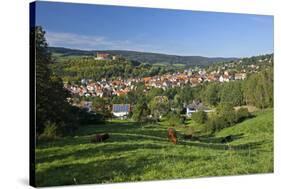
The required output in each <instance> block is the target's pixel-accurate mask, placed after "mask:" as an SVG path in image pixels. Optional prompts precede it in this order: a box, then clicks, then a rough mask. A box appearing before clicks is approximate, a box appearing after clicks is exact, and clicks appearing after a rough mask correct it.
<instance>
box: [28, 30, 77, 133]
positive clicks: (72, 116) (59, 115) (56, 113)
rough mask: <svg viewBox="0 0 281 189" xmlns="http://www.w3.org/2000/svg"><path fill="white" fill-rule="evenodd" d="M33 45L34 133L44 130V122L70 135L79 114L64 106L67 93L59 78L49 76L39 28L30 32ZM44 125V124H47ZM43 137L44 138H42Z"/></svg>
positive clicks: (51, 74)
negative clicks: (34, 60) (34, 73)
mask: <svg viewBox="0 0 281 189" xmlns="http://www.w3.org/2000/svg"><path fill="white" fill-rule="evenodd" d="M34 39H35V42H36V44H35V45H36V49H35V50H36V57H35V59H36V134H37V136H39V135H41V134H42V133H43V132H47V131H48V132H49V129H52V128H53V127H51V126H49V127H50V128H47V129H48V130H46V131H45V127H46V123H49V122H50V123H52V124H55V125H56V127H57V129H58V130H59V131H60V132H61V133H62V134H70V133H72V132H73V131H74V130H75V128H76V127H77V126H76V123H77V121H78V120H80V121H81V118H80V117H77V115H81V114H80V113H77V111H75V110H74V108H73V107H72V106H71V105H70V104H69V103H68V101H67V98H68V97H70V94H69V92H68V91H67V90H66V89H64V87H63V82H62V79H61V78H60V77H59V76H57V75H56V74H54V73H52V72H51V70H50V68H49V67H50V66H51V65H52V63H53V60H52V59H51V55H50V53H49V51H48V46H47V43H46V39H45V32H44V30H43V29H42V27H39V26H37V27H35V28H33V29H32V30H31V40H34ZM47 125H48V124H47ZM43 136H45V135H43Z"/></svg>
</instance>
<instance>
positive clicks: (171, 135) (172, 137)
mask: <svg viewBox="0 0 281 189" xmlns="http://www.w3.org/2000/svg"><path fill="white" fill-rule="evenodd" d="M183 138H184V139H185V140H199V137H197V136H193V135H184V136H183ZM107 139H109V134H108V133H104V134H96V135H95V136H94V137H92V138H91V143H96V142H104V141H105V140H107ZM168 139H169V141H170V142H172V143H173V144H177V133H176V130H175V129H174V128H168ZM232 140H233V137H232V136H231V135H229V136H226V137H224V138H222V141H221V142H222V143H227V142H231V141H232Z"/></svg>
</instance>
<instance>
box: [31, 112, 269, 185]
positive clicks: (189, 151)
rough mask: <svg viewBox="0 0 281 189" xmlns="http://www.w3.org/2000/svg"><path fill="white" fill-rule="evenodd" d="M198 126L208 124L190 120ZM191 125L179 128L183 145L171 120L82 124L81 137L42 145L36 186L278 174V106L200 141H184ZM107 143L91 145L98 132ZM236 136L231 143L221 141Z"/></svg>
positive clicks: (189, 123) (37, 165) (37, 155)
mask: <svg viewBox="0 0 281 189" xmlns="http://www.w3.org/2000/svg"><path fill="white" fill-rule="evenodd" d="M187 125H188V126H190V127H194V128H197V127H198V128H197V129H198V132H199V130H201V129H203V125H196V123H194V122H192V121H188V122H187ZM187 125H185V126H184V125H183V126H178V127H176V130H177V132H178V133H177V134H178V138H179V140H180V141H179V143H178V144H177V145H173V144H172V143H170V142H168V140H167V132H166V131H167V128H168V125H166V122H165V121H163V122H161V123H160V124H150V125H139V124H136V123H134V122H126V121H120V120H119V121H112V122H109V123H107V124H106V125H98V126H97V125H90V126H86V127H82V128H81V129H80V130H79V131H78V133H77V136H74V137H66V138H61V139H58V140H56V141H53V142H48V143H46V142H45V143H41V144H38V146H37V149H36V162H37V163H36V183H37V186H54V185H68V184H89V183H112V182H129V181H144V180H159V179H177V178H192V177H206V176H223V175H237V174H254V173H269V172H273V110H272V109H270V110H266V111H263V112H258V113H257V114H256V117H254V118H251V119H248V120H245V121H244V122H242V123H240V124H237V125H235V126H232V127H229V128H226V129H224V130H221V131H220V132H218V133H216V134H215V135H214V136H211V137H210V136H207V135H206V136H204V135H203V134H202V135H201V137H200V139H199V141H186V140H183V138H182V134H183V133H185V132H186V131H187V129H188V126H187ZM100 132H108V133H109V134H110V138H109V139H108V140H107V141H106V142H104V143H96V144H91V143H90V142H89V141H90V137H91V136H92V135H94V134H95V133H100ZM227 135H233V136H234V140H233V141H232V142H230V143H227V144H225V143H220V139H221V138H222V137H225V136H227Z"/></svg>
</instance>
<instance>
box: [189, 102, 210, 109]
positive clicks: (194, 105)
mask: <svg viewBox="0 0 281 189" xmlns="http://www.w3.org/2000/svg"><path fill="white" fill-rule="evenodd" d="M187 108H188V109H190V110H209V108H208V107H206V106H204V105H203V103H198V102H193V103H192V104H189V105H187Z"/></svg>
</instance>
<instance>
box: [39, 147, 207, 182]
mask: <svg viewBox="0 0 281 189" xmlns="http://www.w3.org/2000/svg"><path fill="white" fill-rule="evenodd" d="M134 148H137V146H135V147H134ZM147 148H149V149H152V150H153V149H157V148H158V147H157V146H153V145H152V146H151V145H148V146H147ZM115 150H117V149H115ZM209 158H210V157H209V156H200V155H188V154H187V155H185V156H182V155H176V154H166V155H165V157H163V155H161V154H157V153H155V154H150V155H149V156H147V155H145V154H143V155H139V156H134V155H133V154H122V153H121V154H120V156H114V157H106V158H105V159H98V160H93V161H90V162H87V163H70V164H64V165H60V166H57V167H50V168H48V169H45V170H44V171H40V172H38V173H37V184H38V186H57V185H72V184H95V183H112V182H130V181H141V180H148V179H146V178H144V177H143V175H144V173H145V172H146V171H149V170H151V169H156V167H158V171H161V170H162V169H163V170H162V171H167V169H174V166H173V165H174V163H175V162H179V161H182V162H189V163H190V162H192V161H197V160H198V159H200V160H208V159H209ZM162 160H164V162H165V165H167V164H169V166H168V167H165V166H163V165H160V163H161V162H162ZM164 177H165V178H166V179H169V178H170V179H171V178H172V177H171V176H170V175H168V174H167V175H165V176H164ZM155 179H159V178H157V175H154V176H152V177H151V178H150V179H149V180H155Z"/></svg>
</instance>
